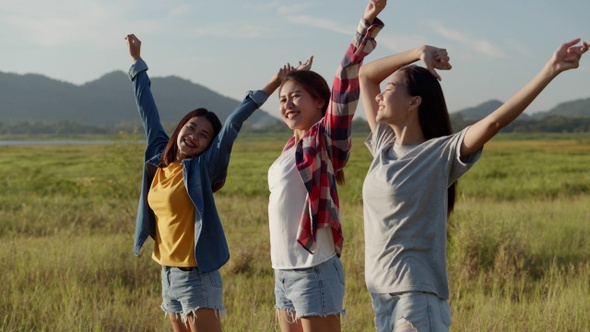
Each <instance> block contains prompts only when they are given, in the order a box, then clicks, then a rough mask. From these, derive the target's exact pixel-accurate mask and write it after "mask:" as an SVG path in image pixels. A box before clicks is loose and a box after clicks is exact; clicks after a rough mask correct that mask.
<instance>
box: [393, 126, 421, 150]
mask: <svg viewBox="0 0 590 332" xmlns="http://www.w3.org/2000/svg"><path fill="white" fill-rule="evenodd" d="M389 126H390V127H391V129H393V132H394V133H395V143H397V144H399V145H418V144H422V143H424V142H425V141H426V139H425V138H424V133H423V132H422V128H420V124H419V123H417V122H411V123H407V124H404V125H401V126H398V125H394V124H390V125H389Z"/></svg>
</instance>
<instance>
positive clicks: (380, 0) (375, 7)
mask: <svg viewBox="0 0 590 332" xmlns="http://www.w3.org/2000/svg"><path fill="white" fill-rule="evenodd" d="M385 5H387V0H369V3H368V4H367V8H366V9H365V13H364V14H363V18H364V19H365V20H366V21H367V22H369V23H373V21H374V20H375V18H376V17H377V15H379V13H381V11H382V10H383V9H384V8H385Z"/></svg>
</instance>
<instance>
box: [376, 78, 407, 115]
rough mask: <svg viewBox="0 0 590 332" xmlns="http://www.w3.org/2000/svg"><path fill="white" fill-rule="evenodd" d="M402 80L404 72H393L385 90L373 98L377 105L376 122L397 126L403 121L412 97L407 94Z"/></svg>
mask: <svg viewBox="0 0 590 332" xmlns="http://www.w3.org/2000/svg"><path fill="white" fill-rule="evenodd" d="M404 79H405V73H404V72H400V71H397V72H395V73H394V74H393V75H391V78H390V79H389V81H388V82H387V86H386V87H385V90H384V91H383V92H381V93H380V94H378V95H377V96H376V97H375V100H376V101H377V103H378V105H379V108H378V110H377V117H376V120H377V122H381V123H387V124H399V123H401V122H403V121H405V118H406V116H407V115H408V113H409V112H408V110H410V108H411V106H412V101H413V100H414V97H412V96H410V95H409V94H408V90H407V88H406V85H405V83H404Z"/></svg>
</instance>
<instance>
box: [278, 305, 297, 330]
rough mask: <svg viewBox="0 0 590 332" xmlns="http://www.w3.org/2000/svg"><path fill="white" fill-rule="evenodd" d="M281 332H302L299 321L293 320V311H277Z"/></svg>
mask: <svg viewBox="0 0 590 332" xmlns="http://www.w3.org/2000/svg"><path fill="white" fill-rule="evenodd" d="M277 317H278V319H279V326H280V327H281V332H303V328H302V327H301V321H300V320H298V319H295V311H287V310H282V309H281V310H277Z"/></svg>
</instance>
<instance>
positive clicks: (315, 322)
mask: <svg viewBox="0 0 590 332" xmlns="http://www.w3.org/2000/svg"><path fill="white" fill-rule="evenodd" d="M300 321H301V326H302V327H303V331H305V332H319V331H321V332H324V331H325V332H340V315H330V316H326V317H321V316H311V317H302V318H301V319H300Z"/></svg>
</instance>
